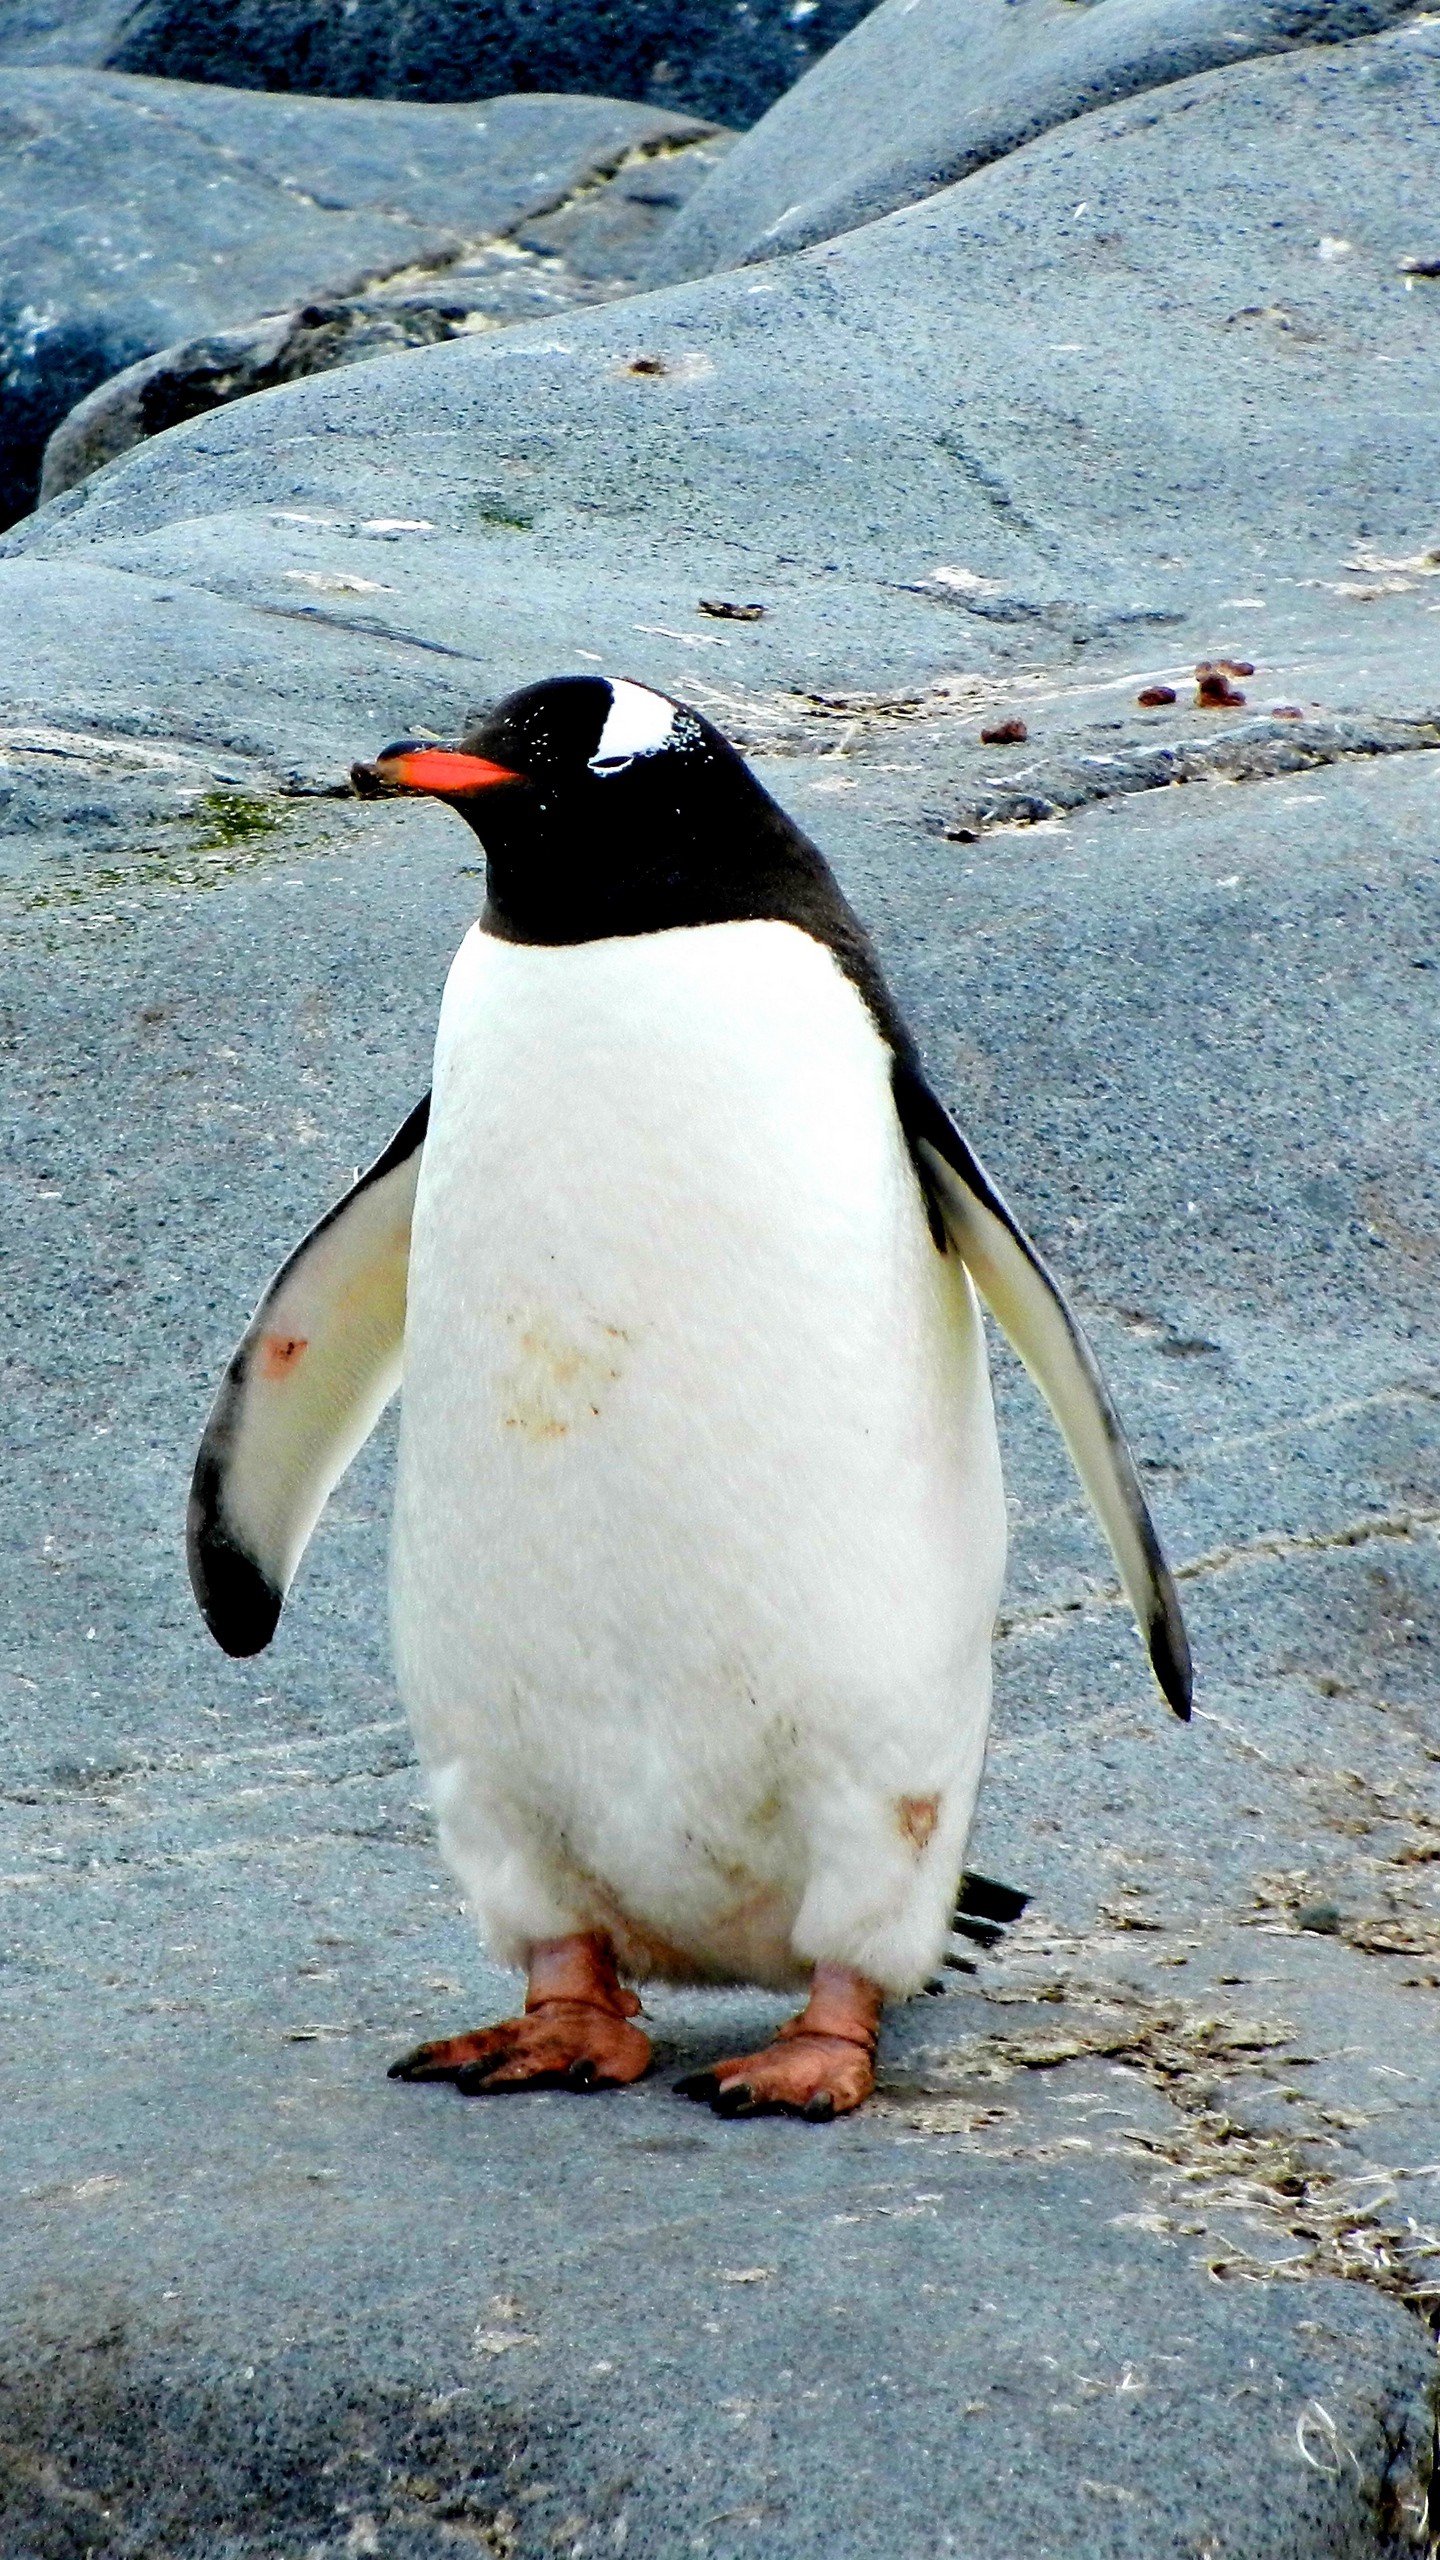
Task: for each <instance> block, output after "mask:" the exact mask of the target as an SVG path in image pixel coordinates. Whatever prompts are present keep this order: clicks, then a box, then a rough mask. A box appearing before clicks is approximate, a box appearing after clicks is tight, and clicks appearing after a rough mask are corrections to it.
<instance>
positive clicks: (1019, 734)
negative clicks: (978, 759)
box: [980, 720, 1030, 747]
mask: <svg viewBox="0 0 1440 2560" xmlns="http://www.w3.org/2000/svg"><path fill="white" fill-rule="evenodd" d="M1029 735H1030V732H1029V730H1028V729H1027V728H1026V726H1025V723H1024V721H1023V720H997V721H996V723H995V726H994V728H993V729H982V730H981V732H980V744H981V745H982V747H1023V746H1024V744H1025V741H1026V739H1027V738H1028V737H1029Z"/></svg>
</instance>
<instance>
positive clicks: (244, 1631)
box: [185, 1518, 285, 1662]
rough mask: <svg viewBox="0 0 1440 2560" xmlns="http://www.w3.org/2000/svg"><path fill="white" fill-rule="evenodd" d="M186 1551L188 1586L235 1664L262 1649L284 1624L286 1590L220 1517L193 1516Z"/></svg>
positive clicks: (222, 1649)
mask: <svg viewBox="0 0 1440 2560" xmlns="http://www.w3.org/2000/svg"><path fill="white" fill-rule="evenodd" d="M185 1552H186V1561H187V1563H188V1565H189V1567H190V1588H191V1590H192V1591H193V1592H194V1594H195V1597H196V1600H197V1601H198V1602H199V1605H200V1614H201V1616H202V1617H203V1619H204V1621H205V1624H206V1626H207V1627H208V1628H209V1630H210V1633H211V1634H212V1636H213V1637H214V1639H215V1641H216V1643H217V1644H218V1645H219V1647H220V1649H221V1651H222V1652H223V1653H228V1654H229V1655H230V1656H231V1657H232V1659H233V1660H235V1661H237V1662H244V1661H247V1660H248V1659H249V1657H250V1656H251V1655H252V1654H255V1653H263V1652H264V1650H265V1647H266V1646H267V1644H268V1643H269V1642H270V1639H271V1637H272V1636H273V1634H274V1633H275V1630H276V1628H277V1626H278V1625H279V1623H280V1612H281V1610H282V1609H283V1607H284V1605H285V1594H284V1592H283V1591H277V1590H276V1588H275V1585H274V1583H273V1582H272V1581H271V1580H270V1578H269V1576H268V1574H265V1573H262V1572H261V1570H260V1567H259V1566H258V1565H257V1564H256V1563H255V1561H254V1559H253V1557H251V1556H248V1555H247V1554H246V1553H245V1550H244V1548H243V1547H237V1546H236V1544H235V1542H234V1540H233V1539H232V1538H231V1537H229V1536H228V1535H227V1533H226V1531H225V1530H224V1529H223V1528H222V1527H221V1526H220V1523H219V1522H218V1520H215V1519H213V1518H212V1519H209V1520H204V1521H201V1522H199V1523H196V1522H194V1521H193V1520H192V1522H191V1526H190V1533H189V1536H188V1538H187V1539H186V1548H185Z"/></svg>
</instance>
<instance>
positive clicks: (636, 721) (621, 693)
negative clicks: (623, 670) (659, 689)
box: [590, 676, 675, 776]
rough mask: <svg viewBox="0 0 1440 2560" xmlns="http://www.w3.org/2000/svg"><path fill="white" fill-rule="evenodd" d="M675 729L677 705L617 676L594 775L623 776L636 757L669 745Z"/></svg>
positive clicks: (593, 760)
mask: <svg viewBox="0 0 1440 2560" xmlns="http://www.w3.org/2000/svg"><path fill="white" fill-rule="evenodd" d="M674 726H675V705H674V703H673V702H667V701H666V699H665V697H664V695H663V694H661V693H652V692H651V691H650V689H649V687H648V685H643V684H631V683H630V682H629V680H628V678H627V677H625V676H617V677H613V678H612V679H611V684H610V711H609V716H608V718H607V720H606V722H605V726H604V728H603V729H602V730H601V732H600V743H599V745H598V747H597V748H596V750H595V753H594V754H593V756H592V757H591V758H590V770H591V772H592V773H595V774H600V775H602V776H603V775H605V774H607V773H621V772H623V771H624V768H625V766H626V765H627V764H629V763H630V762H631V761H632V760H633V758H634V757H636V756H653V755H655V754H656V753H657V752H658V750H659V749H660V748H661V747H663V746H665V745H666V744H667V743H668V741H669V739H670V736H671V733H672V731H673V730H674Z"/></svg>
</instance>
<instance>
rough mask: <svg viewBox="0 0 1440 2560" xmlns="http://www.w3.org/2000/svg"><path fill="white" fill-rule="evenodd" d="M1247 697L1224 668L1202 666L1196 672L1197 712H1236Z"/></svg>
mask: <svg viewBox="0 0 1440 2560" xmlns="http://www.w3.org/2000/svg"><path fill="white" fill-rule="evenodd" d="M1244 700H1245V696H1244V694H1243V693H1241V692H1240V691H1239V690H1238V688H1237V687H1236V686H1235V685H1233V684H1232V683H1231V681H1230V678H1229V676H1228V675H1227V674H1226V671H1225V669H1224V667H1212V666H1209V665H1205V664H1202V665H1200V666H1198V667H1197V668H1196V670H1195V708H1196V710H1197V711H1235V710H1238V709H1239V707H1240V705H1241V704H1242V703H1243V702H1244Z"/></svg>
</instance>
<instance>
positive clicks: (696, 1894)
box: [393, 923, 1004, 1990]
mask: <svg viewBox="0 0 1440 2560" xmlns="http://www.w3.org/2000/svg"><path fill="white" fill-rule="evenodd" d="M890 1063H891V1061H890V1051H889V1049H888V1047H887V1046H886V1044H885V1042H884V1041H883V1040H882V1039H881V1037H880V1035H879V1034H878V1032H877V1031H876V1029H875V1027H874V1024H873V1022H872V1020H871V1017H870V1015H869V1013H868V1011H867V1009H866V1007H865V1005H864V1003H863V1002H862V1000H861V998H860V996H859V995H858V994H857V993H856V991H855V989H854V988H853V987H852V985H851V984H850V983H849V981H848V980H847V979H846V978H845V977H844V975H843V974H842V972H841V971H840V969H839V967H838V965H837V964H836V962H835V961H834V960H833V958H832V957H831V955H830V954H829V952H828V951H827V950H826V949H825V948H824V947H823V946H822V945H821V944H819V943H818V942H816V941H814V940H812V939H811V938H810V937H809V936H808V935H806V934H805V933H803V932H801V931H799V930H798V929H797V928H795V927H793V926H790V925H785V924H778V923H737V924H728V925H711V926H706V927H702V928H696V929H693V930H682V931H672V932H666V933H660V934H652V935H645V936H643V937H637V938H634V939H631V940H616V941H609V942H596V943H585V944H580V945H574V946H568V947H561V948H554V949H552V948H537V947H535V946H532V945H515V944H509V943H504V942H499V941H496V940H493V939H492V938H491V937H489V936H488V935H486V934H483V933H481V932H480V931H479V930H478V928H477V929H476V930H475V931H473V932H471V933H470V934H469V935H468V936H467V938H466V940H465V942H464V943H463V945H462V946H461V949H460V951H459V953H458V955H457V957H456V960H455V964H454V967H453V969H452V971H451V974H450V979H449V983H448V986H447V988H446V993H445V1001H444V1006H443V1010H442V1014H441V1021H440V1031H439V1038H438V1043H437V1053H436V1074H435V1089H434V1100H433V1105H432V1113H431V1120H430V1127H429V1135H428V1137H427V1140H426V1146H425V1157H424V1164H423V1168H422V1172H421V1177H420V1186H419V1192H418V1196H417V1200H416V1205H415V1216H414V1228H413V1240H412V1247H411V1259H410V1277H409V1297H408V1310H407V1319H406V1336H405V1380H404V1404H403V1413H402V1423H401V1445H400V1479H399V1492H398V1499H397V1514H396V1528H395V1544H394V1568H393V1604H394V1623H395V1634H396V1649H397V1660H398V1665H399V1671H400V1677H401V1683H402V1687H403V1690H404V1693H405V1696H406V1700H407V1704H408V1706H409V1709H410V1713H411V1716H412V1719H413V1722H414V1727H415V1732H416V1737H417V1741H418V1744H419V1748H420V1751H421V1755H422V1758H423V1759H424V1761H425V1764H426V1767H427V1770H428V1773H429V1777H430V1782H431V1786H432V1789H433V1792H434V1796H435V1801H436V1805H437V1810H438V1813H439V1817H440V1824H441V1838H442V1845H443V1847H444V1849H445V1852H446V1855H447V1857H448V1858H449V1860H450V1862H451V1864H452V1865H453V1867H454V1868H455V1871H456V1873H457V1874H458V1876H459V1877H460V1880H461V1882H462V1884H463V1885H464V1888H465V1890H466V1893H467V1895H468V1897H469V1899H470V1900H471V1902H472V1904H473V1906H474V1908H475V1910H476V1912H477V1916H478V1917H479V1919H480V1922H481V1925H482V1927H483V1928H484V1929H485V1931H486V1934H487V1936H488V1937H489V1939H490V1941H491V1944H492V1945H493V1947H494V1948H495V1951H496V1953H497V1954H498V1955H500V1956H501V1957H502V1958H503V1959H506V1960H509V1961H517V1962H519V1961H523V1960H524V1957H525V1954H526V1952H527V1949H528V1947H529V1945H530V1944H531V1943H532V1942H533V1941H534V1940H536V1939H538V1938H544V1937H554V1936H560V1935H563V1934H565V1933H566V1932H567V1931H569V1930H571V1929H575V1928H585V1927H592V1926H600V1927H605V1928H608V1929H610V1931H611V1932H612V1934H613V1935H614V1936H615V1938H616V1940H617V1943H618V1944H619V1946H620V1948H621V1951H622V1956H623V1958H624V1959H625V1961H626V1962H627V1963H628V1964H629V1965H630V1966H631V1967H632V1968H633V1970H635V1971H636V1972H637V1973H640V1974H644V1973H646V1972H659V1973H662V1974H669V1975H672V1976H684V1975H686V1974H691V1975H698V1976H701V1977H707V1976H708V1977H711V1978H717V1979H719V1978H739V1979H750V1980H757V1981H770V1982H775V1983H783V1982H786V1981H790V1980H793V1979H795V1978H797V1976H798V1975H799V1974H801V1973H802V1972H803V1971H804V1969H805V1968H806V1967H807V1966H808V1965H809V1964H811V1963H813V1962H815V1961H819V1960H822V1959H823V1960H828V1961H833V1962H842V1963H848V1964H852V1965H854V1966H856V1967H857V1969H859V1970H861V1971H864V1972H867V1973H869V1974H871V1975H873V1976H874V1977H875V1978H876V1979H877V1980H879V1981H881V1982H882V1983H884V1984H885V1986H886V1987H887V1988H888V1989H892V1990H903V1989H907V1988H909V1987H911V1986H912V1984H913V1983H914V1982H915V1981H916V1980H918V1979H919V1978H921V1977H922V1976H923V1974H924V1973H925V1972H926V1971H927V1970H928V1969H929V1967H930V1966H931V1965H932V1964H933V1962H934V1960H935V1955H936V1952H937V1949H938V1947H939V1944H940V1942H941V1939H942V1937H943V1933H944V1929H945V1926H946V1923H947V1920H948V1912H949V1907H950V1900H951V1896H952V1894H953V1888H954V1881H955V1876H956V1872H957V1870H958V1868H959V1865H960V1860H961V1856H962V1853H963V1849H964V1842H965V1835H966V1832H967V1830H968V1827H969V1822H970V1817H971V1814H972V1812H973V1808H974V1801H975V1794H976V1790H977V1788H978V1785H979V1779H980V1770H981V1763H982V1759H983V1752H984V1741H985V1729H986V1723H987V1720H988V1712H989V1683H990V1662H989V1651H990V1638H991V1630H992V1624H993V1619H994V1614H995V1608H996V1605H997V1602H998V1597H999V1588H1000V1579H1001V1574H1002V1570H1003V1563H1004V1504H1003V1497H1002V1493H1001V1486H1000V1475H999V1458H998V1452H997V1449H996V1443H995V1432H994V1422H993V1416H992V1411H991V1403H990V1390H989V1381H988V1375H987V1370H986V1364H985V1352H984V1341H983V1334H982V1331H981V1326H980V1322H979V1318H978V1314H977V1311H976V1307H975V1302H974V1299H973V1296H972V1294H971V1290H970V1286H969V1282H968V1280H967V1279H966V1277H965V1274H964V1271H963V1269H962V1267H961V1266H960V1264H959V1262H958V1260H957V1259H956V1257H955V1256H954V1255H953V1254H951V1255H942V1254H941V1253H939V1252H938V1251H937V1250H936V1247H935V1245H934V1243H933V1241H932V1238H931V1235H930V1231H929V1227H928V1224H927V1220H926V1215H925V1209H924V1204H923V1202H922V1199H921V1195H920V1191H919V1187H918V1184H917V1181H916V1176H915V1172H914V1169H913V1167H912V1164H911V1162H910V1158H909V1155H908V1152H907V1149H906V1146H905V1143H904V1139H903V1136H902V1133H901V1130H900V1127H899V1123H898V1121H897V1118H896V1114H895V1109H894V1105H893V1101H892V1098H891V1088H890Z"/></svg>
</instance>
